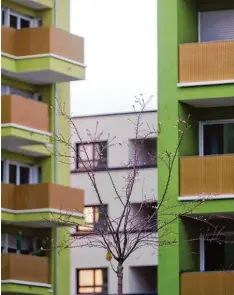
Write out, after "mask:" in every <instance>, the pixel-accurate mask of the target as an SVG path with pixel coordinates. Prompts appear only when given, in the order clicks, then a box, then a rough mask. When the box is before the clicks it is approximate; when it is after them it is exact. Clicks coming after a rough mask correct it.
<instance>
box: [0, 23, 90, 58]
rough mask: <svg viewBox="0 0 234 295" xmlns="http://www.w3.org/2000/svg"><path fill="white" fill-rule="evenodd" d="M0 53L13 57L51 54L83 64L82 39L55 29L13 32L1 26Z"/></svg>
mask: <svg viewBox="0 0 234 295" xmlns="http://www.w3.org/2000/svg"><path fill="white" fill-rule="evenodd" d="M2 52H4V53H8V54H11V55H15V56H32V55H37V54H48V53H51V54H56V55H59V56H61V57H63V58H67V59H70V60H73V61H76V62H80V63H84V39H83V38H81V37H78V36H76V35H73V34H70V33H69V32H66V31H63V30H61V29H58V28H55V27H36V28H25V29H21V30H15V29H12V28H8V27H5V26H2Z"/></svg>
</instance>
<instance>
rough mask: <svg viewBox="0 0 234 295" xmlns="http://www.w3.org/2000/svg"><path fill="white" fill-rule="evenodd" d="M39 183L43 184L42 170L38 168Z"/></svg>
mask: <svg viewBox="0 0 234 295" xmlns="http://www.w3.org/2000/svg"><path fill="white" fill-rule="evenodd" d="M37 182H38V183H41V182H42V168H41V167H38V179H37Z"/></svg>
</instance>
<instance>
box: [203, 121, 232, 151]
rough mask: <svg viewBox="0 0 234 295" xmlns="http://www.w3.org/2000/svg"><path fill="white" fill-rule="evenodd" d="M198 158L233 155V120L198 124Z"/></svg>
mask: <svg viewBox="0 0 234 295" xmlns="http://www.w3.org/2000/svg"><path fill="white" fill-rule="evenodd" d="M199 133H200V135H199V136H200V156H207V155H224V154H234V120H227V121H203V122H200V132H199Z"/></svg>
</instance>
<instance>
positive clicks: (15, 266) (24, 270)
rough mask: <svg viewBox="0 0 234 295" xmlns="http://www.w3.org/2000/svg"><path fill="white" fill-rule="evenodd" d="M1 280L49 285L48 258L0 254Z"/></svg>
mask: <svg viewBox="0 0 234 295" xmlns="http://www.w3.org/2000/svg"><path fill="white" fill-rule="evenodd" d="M1 258H2V264H1V269H2V280H17V281H26V282H33V283H42V284H49V260H48V257H37V256H32V255H22V254H2V256H1Z"/></svg>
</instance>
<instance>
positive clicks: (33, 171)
mask: <svg viewBox="0 0 234 295" xmlns="http://www.w3.org/2000/svg"><path fill="white" fill-rule="evenodd" d="M2 161H3V165H4V169H3V182H4V183H9V165H10V164H12V165H16V185H20V172H19V171H20V167H27V168H29V183H28V184H37V183H38V181H37V180H38V168H39V166H30V165H27V164H24V163H20V162H16V161H10V160H4V159H2Z"/></svg>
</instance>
